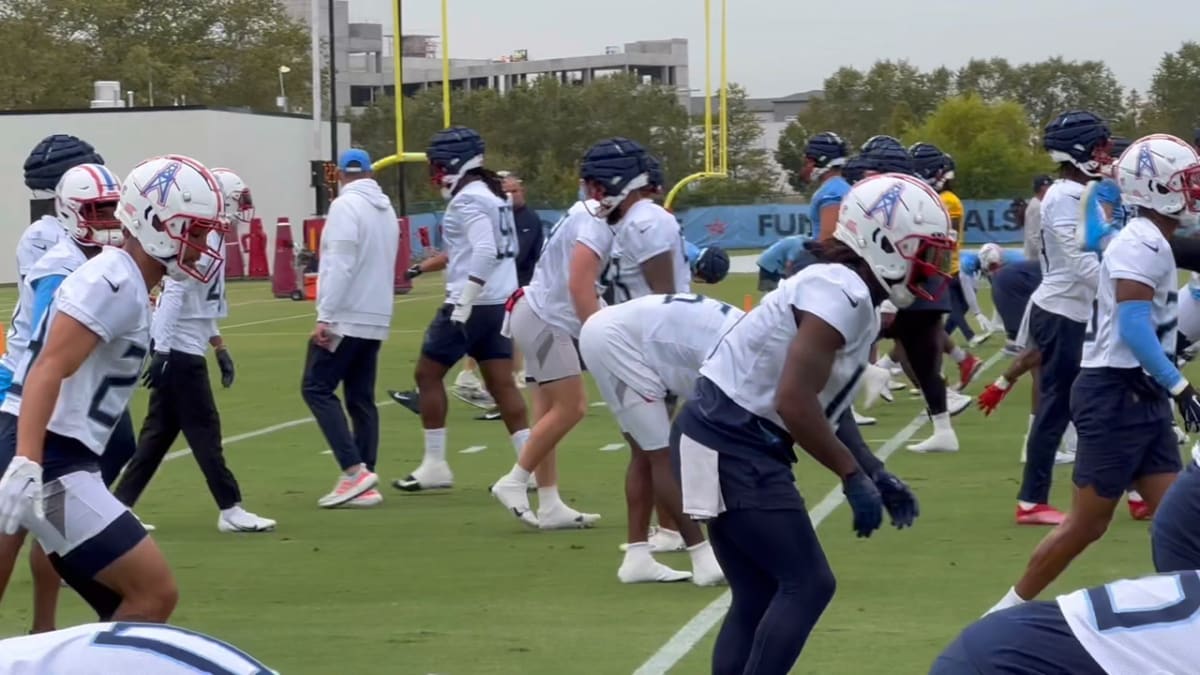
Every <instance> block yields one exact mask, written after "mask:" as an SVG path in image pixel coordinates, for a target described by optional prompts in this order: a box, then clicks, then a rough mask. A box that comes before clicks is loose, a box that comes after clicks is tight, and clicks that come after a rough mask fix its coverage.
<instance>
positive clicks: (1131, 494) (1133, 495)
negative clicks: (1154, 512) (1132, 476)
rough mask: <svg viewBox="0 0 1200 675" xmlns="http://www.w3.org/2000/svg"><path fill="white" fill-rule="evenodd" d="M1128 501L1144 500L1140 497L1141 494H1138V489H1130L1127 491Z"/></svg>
mask: <svg viewBox="0 0 1200 675" xmlns="http://www.w3.org/2000/svg"><path fill="white" fill-rule="evenodd" d="M1129 501H1131V502H1144V501H1146V500H1144V499H1142V496H1141V495H1140V494H1138V491H1137V490H1130V491H1129Z"/></svg>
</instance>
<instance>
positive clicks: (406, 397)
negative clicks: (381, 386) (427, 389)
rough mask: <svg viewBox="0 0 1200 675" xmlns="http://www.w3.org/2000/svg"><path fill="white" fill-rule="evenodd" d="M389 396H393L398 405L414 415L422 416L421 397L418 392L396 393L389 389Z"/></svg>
mask: <svg viewBox="0 0 1200 675" xmlns="http://www.w3.org/2000/svg"><path fill="white" fill-rule="evenodd" d="M388 396H391V397H392V400H393V401H395V402H396V403H399V404H400V405H402V406H404V407H405V408H408V409H409V410H411V411H412V413H413V414H414V415H420V414H421V395H420V394H419V393H418V392H417V391H416V390H412V391H396V390H395V389H388Z"/></svg>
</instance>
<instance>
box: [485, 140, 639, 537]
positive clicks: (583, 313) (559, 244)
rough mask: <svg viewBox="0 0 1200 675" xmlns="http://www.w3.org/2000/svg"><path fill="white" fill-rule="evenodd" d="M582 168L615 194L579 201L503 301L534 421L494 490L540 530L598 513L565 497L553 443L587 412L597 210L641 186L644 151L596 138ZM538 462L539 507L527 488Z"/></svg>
mask: <svg viewBox="0 0 1200 675" xmlns="http://www.w3.org/2000/svg"><path fill="white" fill-rule="evenodd" d="M580 176H581V177H582V179H583V180H585V181H587V180H595V181H600V182H602V183H604V184H605V185H609V184H611V185H612V186H613V187H612V189H613V190H614V194H615V197H607V196H606V197H605V200H601V201H596V200H588V201H579V202H576V203H575V205H573V206H572V207H571V208H570V209H569V210H568V211H567V214H566V215H565V216H563V218H562V220H560V221H559V222H558V223H557V224H556V225H555V226H554V229H553V230H551V231H550V236H549V238H548V239H547V240H546V245H545V248H544V249H543V251H542V255H541V258H539V259H538V263H537V266H536V267H535V268H534V271H533V279H532V280H531V281H530V283H529V285H528V286H526V287H525V288H522V289H520V290H518V291H517V292H516V293H514V294H513V297H512V299H511V300H510V301H509V303H508V311H509V317H508V326H507V328H508V330H509V332H510V333H511V335H512V338H513V340H514V341H515V342H516V346H517V347H518V348H520V350H521V351H522V352H523V353H524V354H526V359H525V375H526V376H527V378H529V379H530V380H531V381H532V382H533V386H532V387H531V393H532V395H533V417H534V423H533V428H532V429H531V430H530V433H529V440H528V441H526V443H525V447H524V448H522V449H521V452H520V454H519V456H518V457H517V463H516V464H515V465H513V468H512V469H511V470H510V472H509V473H508V474H506V475H505V476H503V477H501V478H500V479H499V480H497V481H496V482H495V484H493V485H492V488H491V492H492V495H493V496H494V497H496V499H498V500H499V501H500V503H501V504H503V505H504V507H505V508H506V509H508V510H509V511H510V512H511V513H512V514H514V515H515V516H516V517H517V518H519V519H520V520H521V522H523V523H525V524H526V525H529V526H530V527H539V528H541V529H544V530H546V529H559V528H567V527H589V526H591V525H592V524H594V523H595V522H596V521H597V520H599V518H600V517H599V515H597V514H591V513H580V512H578V511H576V510H575V509H572V508H570V507H568V506H567V505H566V504H564V503H563V501H562V499H561V497H560V496H559V494H558V487H557V473H558V469H557V463H556V454H555V448H556V446H557V445H558V444H559V443H560V442H562V439H563V438H565V437H566V435H567V433H569V432H570V431H571V429H573V428H575V425H577V424H579V422H580V421H581V420H582V419H583V417H584V415H586V414H587V394H586V392H585V391H584V386H583V377H582V375H583V365H582V363H580V360H579V352H578V351H577V350H576V347H575V343H576V341H578V339H579V330H580V328H581V326H582V325H583V323H584V322H586V321H587V320H588V318H589V317H590V316H592V314H595V313H596V310H598V309H600V306H601V305H600V299H599V297H598V296H597V293H596V284H597V283H598V282H599V279H600V273H601V270H602V269H603V267H604V263H605V262H607V261H608V259H609V257H610V255H611V254H612V247H613V231H612V227H611V226H610V225H608V224H607V223H605V222H604V221H602V220H600V218H598V217H597V216H601V217H604V216H607V215H608V213H609V212H610V211H612V210H613V209H614V208H615V207H616V206H618V205H619V204H620V203H621V201H622V200H623V199H624V198H625V197H626V196H628V194H629V193H631V192H636V191H639V190H641V189H643V188H644V187H646V184H647V174H646V162H645V151H644V150H642V149H641V147H640V146H638V145H637V144H636V143H633V142H632V141H628V140H625V139H618V138H614V139H609V140H606V141H601V142H599V143H597V144H595V145H593V146H592V147H591V148H590V149H589V150H588V151H587V153H585V154H584V156H583V162H582V164H581V166H580ZM593 214H595V215H593ZM535 470H536V471H537V472H538V484H539V487H538V510H537V513H536V514H534V512H533V511H532V510H531V509H530V508H529V498H528V496H527V495H526V489H525V488H526V485H527V484H528V482H529V478H530V476H531V475H532V473H533V471H535ZM543 483H544V484H545V486H544V487H543V486H541V485H542V484H543Z"/></svg>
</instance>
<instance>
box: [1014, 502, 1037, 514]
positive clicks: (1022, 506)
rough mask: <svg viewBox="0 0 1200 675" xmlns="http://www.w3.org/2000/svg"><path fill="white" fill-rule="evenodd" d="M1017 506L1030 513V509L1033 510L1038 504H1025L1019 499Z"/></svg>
mask: <svg viewBox="0 0 1200 675" xmlns="http://www.w3.org/2000/svg"><path fill="white" fill-rule="evenodd" d="M1017 506H1019V507H1021V509H1022V510H1025V511H1028V510H1029V509H1032V508H1033V507H1035V506H1037V504H1034V503H1033V502H1023V501H1021V500H1019V499H1018V500H1017Z"/></svg>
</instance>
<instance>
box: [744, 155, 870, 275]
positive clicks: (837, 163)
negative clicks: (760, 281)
mask: <svg viewBox="0 0 1200 675" xmlns="http://www.w3.org/2000/svg"><path fill="white" fill-rule="evenodd" d="M849 156H850V150H849V149H848V148H847V147H846V141H844V140H842V137H841V136H838V135H837V134H835V133H833V132H832V131H822V132H821V133H819V134H817V135H815V136H813V137H812V138H810V139H808V142H807V143H805V144H804V166H802V167H801V168H800V180H802V181H804V182H805V183H809V182H812V183H816V185H817V191H816V192H815V193H813V198H812V204H811V205H810V206H809V207H808V219H809V221H810V222H811V223H812V233H813V237H812V238H813V239H815V240H817V241H825V240H826V239H829V238H830V237H832V236H833V231H834V228H836V227H837V218H838V210H839V209H840V208H841V205H842V198H843V197H845V196H846V193H847V192H849V191H850V183H848V182H847V181H846V179H845V178H842V167H843V166H844V165H845V164H846V159H847V158H849ZM759 290H762V289H759Z"/></svg>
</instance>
